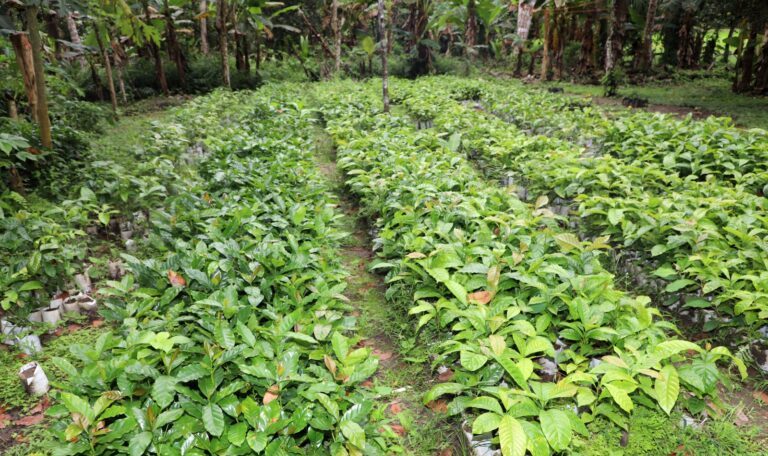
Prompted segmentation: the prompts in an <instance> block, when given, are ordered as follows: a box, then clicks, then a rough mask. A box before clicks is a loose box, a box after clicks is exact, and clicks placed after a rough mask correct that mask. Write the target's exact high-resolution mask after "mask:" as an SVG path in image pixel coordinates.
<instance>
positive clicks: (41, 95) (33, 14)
mask: <svg viewBox="0 0 768 456" xmlns="http://www.w3.org/2000/svg"><path fill="white" fill-rule="evenodd" d="M37 11H38V9H37V6H28V7H27V8H26V13H27V27H28V28H29V41H30V43H31V44H32V61H33V63H34V66H35V87H36V92H37V123H38V125H39V126H40V142H41V144H42V145H43V147H45V148H51V147H53V140H52V139H51V118H50V117H48V96H47V94H46V93H45V69H44V68H43V43H42V41H41V40H40V30H39V28H38V23H37Z"/></svg>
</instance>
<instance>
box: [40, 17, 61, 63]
mask: <svg viewBox="0 0 768 456" xmlns="http://www.w3.org/2000/svg"><path fill="white" fill-rule="evenodd" d="M43 14H44V16H45V25H46V29H47V33H48V36H49V37H51V38H52V39H53V43H54V49H55V52H54V57H55V59H56V61H61V55H62V53H63V51H64V49H63V48H62V46H61V29H60V28H59V20H58V19H59V16H58V14H56V11H55V10H53V9H51V10H48V11H47V12H43Z"/></svg>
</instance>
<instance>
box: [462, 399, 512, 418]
mask: <svg viewBox="0 0 768 456" xmlns="http://www.w3.org/2000/svg"><path fill="white" fill-rule="evenodd" d="M465 407H466V408H477V409H482V410H488V411H489V412H496V413H498V414H499V415H503V414H504V411H503V410H502V409H501V406H500V405H499V401H497V400H496V399H494V398H492V397H489V396H480V397H476V398H474V399H472V400H471V401H469V402H467V404H466V405H465Z"/></svg>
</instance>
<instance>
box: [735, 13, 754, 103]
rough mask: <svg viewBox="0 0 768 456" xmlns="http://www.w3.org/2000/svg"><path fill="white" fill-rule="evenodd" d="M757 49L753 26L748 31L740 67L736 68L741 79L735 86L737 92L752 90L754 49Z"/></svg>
mask: <svg viewBox="0 0 768 456" xmlns="http://www.w3.org/2000/svg"><path fill="white" fill-rule="evenodd" d="M756 48H757V29H756V28H755V27H754V25H753V26H752V27H751V29H750V31H749V40H748V41H747V46H746V47H745V48H744V53H743V54H742V56H741V66H740V67H737V68H736V71H737V73H738V72H739V70H741V77H740V78H739V80H738V83H737V84H736V91H737V92H742V93H743V92H748V91H749V90H750V89H751V88H752V77H753V76H752V75H753V72H754V66H755V49H756Z"/></svg>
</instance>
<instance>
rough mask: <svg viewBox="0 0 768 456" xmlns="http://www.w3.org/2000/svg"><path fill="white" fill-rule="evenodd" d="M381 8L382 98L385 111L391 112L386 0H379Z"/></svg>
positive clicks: (379, 8) (379, 7)
mask: <svg viewBox="0 0 768 456" xmlns="http://www.w3.org/2000/svg"><path fill="white" fill-rule="evenodd" d="M378 10H379V36H380V37H381V98H382V101H383V103H384V112H389V65H388V62H387V57H388V56H387V54H389V52H388V51H387V50H388V49H389V43H388V41H389V40H388V39H387V30H386V27H385V23H384V22H385V21H384V18H385V17H386V16H385V15H386V8H385V7H384V0H378Z"/></svg>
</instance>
